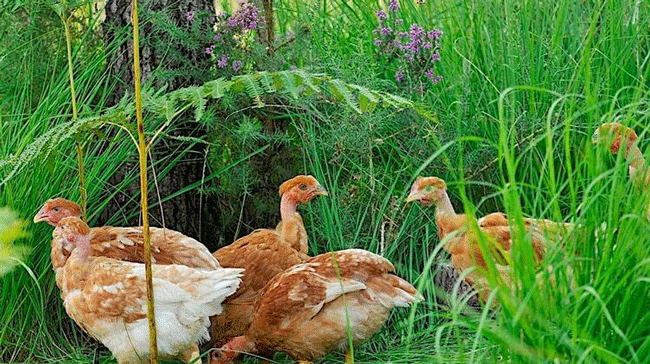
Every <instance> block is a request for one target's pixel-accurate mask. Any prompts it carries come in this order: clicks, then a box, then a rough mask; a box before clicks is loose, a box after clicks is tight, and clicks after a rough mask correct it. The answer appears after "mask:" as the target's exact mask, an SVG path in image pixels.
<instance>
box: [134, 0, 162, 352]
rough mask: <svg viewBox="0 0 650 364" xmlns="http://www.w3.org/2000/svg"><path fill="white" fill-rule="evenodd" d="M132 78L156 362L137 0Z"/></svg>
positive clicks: (154, 346) (155, 347)
mask: <svg viewBox="0 0 650 364" xmlns="http://www.w3.org/2000/svg"><path fill="white" fill-rule="evenodd" d="M132 4H133V5H132V6H133V8H132V14H133V78H134V82H135V110H136V118H137V120H138V139H139V143H138V152H139V154H140V195H141V200H140V204H141V205H142V234H143V237H144V265H145V272H146V280H147V313H148V317H149V345H150V352H151V355H150V357H149V359H150V362H151V363H153V364H156V363H158V345H157V342H156V319H155V317H156V316H155V312H154V306H153V278H152V273H151V236H150V234H149V213H148V206H147V146H146V142H145V140H144V124H143V122H142V95H141V89H140V38H139V32H138V0H133V3H132Z"/></svg>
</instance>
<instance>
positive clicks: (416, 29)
mask: <svg viewBox="0 0 650 364" xmlns="http://www.w3.org/2000/svg"><path fill="white" fill-rule="evenodd" d="M423 33H424V29H422V27H421V26H419V25H417V24H411V40H412V41H415V40H416V39H418V38H419V37H420V36H421V35H422V34H423Z"/></svg>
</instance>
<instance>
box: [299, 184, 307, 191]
mask: <svg viewBox="0 0 650 364" xmlns="http://www.w3.org/2000/svg"><path fill="white" fill-rule="evenodd" d="M298 188H300V189H301V190H303V191H304V190H306V189H307V185H306V184H304V183H301V184H300V186H298Z"/></svg>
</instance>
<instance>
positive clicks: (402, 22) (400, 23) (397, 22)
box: [395, 19, 404, 25]
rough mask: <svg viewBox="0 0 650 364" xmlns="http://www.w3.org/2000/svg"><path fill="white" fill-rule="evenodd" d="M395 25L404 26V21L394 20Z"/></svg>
mask: <svg viewBox="0 0 650 364" xmlns="http://www.w3.org/2000/svg"><path fill="white" fill-rule="evenodd" d="M395 24H397V25H402V24H404V20H402V19H395Z"/></svg>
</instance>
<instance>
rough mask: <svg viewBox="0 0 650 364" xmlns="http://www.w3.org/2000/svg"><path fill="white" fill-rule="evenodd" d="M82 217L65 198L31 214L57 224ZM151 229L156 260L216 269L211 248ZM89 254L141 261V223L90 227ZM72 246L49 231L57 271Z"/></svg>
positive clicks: (152, 252)
mask: <svg viewBox="0 0 650 364" xmlns="http://www.w3.org/2000/svg"><path fill="white" fill-rule="evenodd" d="M69 216H75V217H81V208H80V207H79V205H77V204H76V203H74V202H72V201H70V200H66V199H64V198H55V199H51V200H48V201H47V202H46V203H45V204H44V205H43V208H41V210H40V211H39V212H38V213H37V214H36V216H34V222H35V223H36V222H41V221H45V222H47V223H48V224H50V225H52V226H54V227H56V226H58V225H59V223H60V221H61V219H63V218H65V217H69ZM149 230H150V233H151V259H152V263H156V264H182V265H185V266H188V267H192V268H206V269H217V268H218V267H219V263H218V262H217V260H216V259H215V258H214V257H213V256H212V254H210V251H209V250H208V249H207V248H206V247H205V246H204V245H203V244H201V243H199V242H198V241H196V240H194V239H192V238H190V237H188V236H185V235H183V234H181V233H179V232H177V231H174V230H169V229H164V228H155V227H152V228H149ZM90 236H91V237H90V247H91V255H93V256H102V257H107V258H113V259H117V260H123V261H128V262H135V263H143V262H144V236H143V235H142V228H141V227H113V226H103V227H95V228H92V229H90ZM71 251H72V246H71V245H69V244H68V243H67V242H66V241H65V239H63V238H62V237H61V236H59V235H58V234H57V230H55V231H54V233H53V234H52V250H51V252H50V258H51V260H52V268H53V269H54V272H55V273H56V275H57V279H58V275H59V271H60V270H61V268H62V267H63V265H64V264H65V261H66V260H67V259H68V257H69V256H70V252H71Z"/></svg>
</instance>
